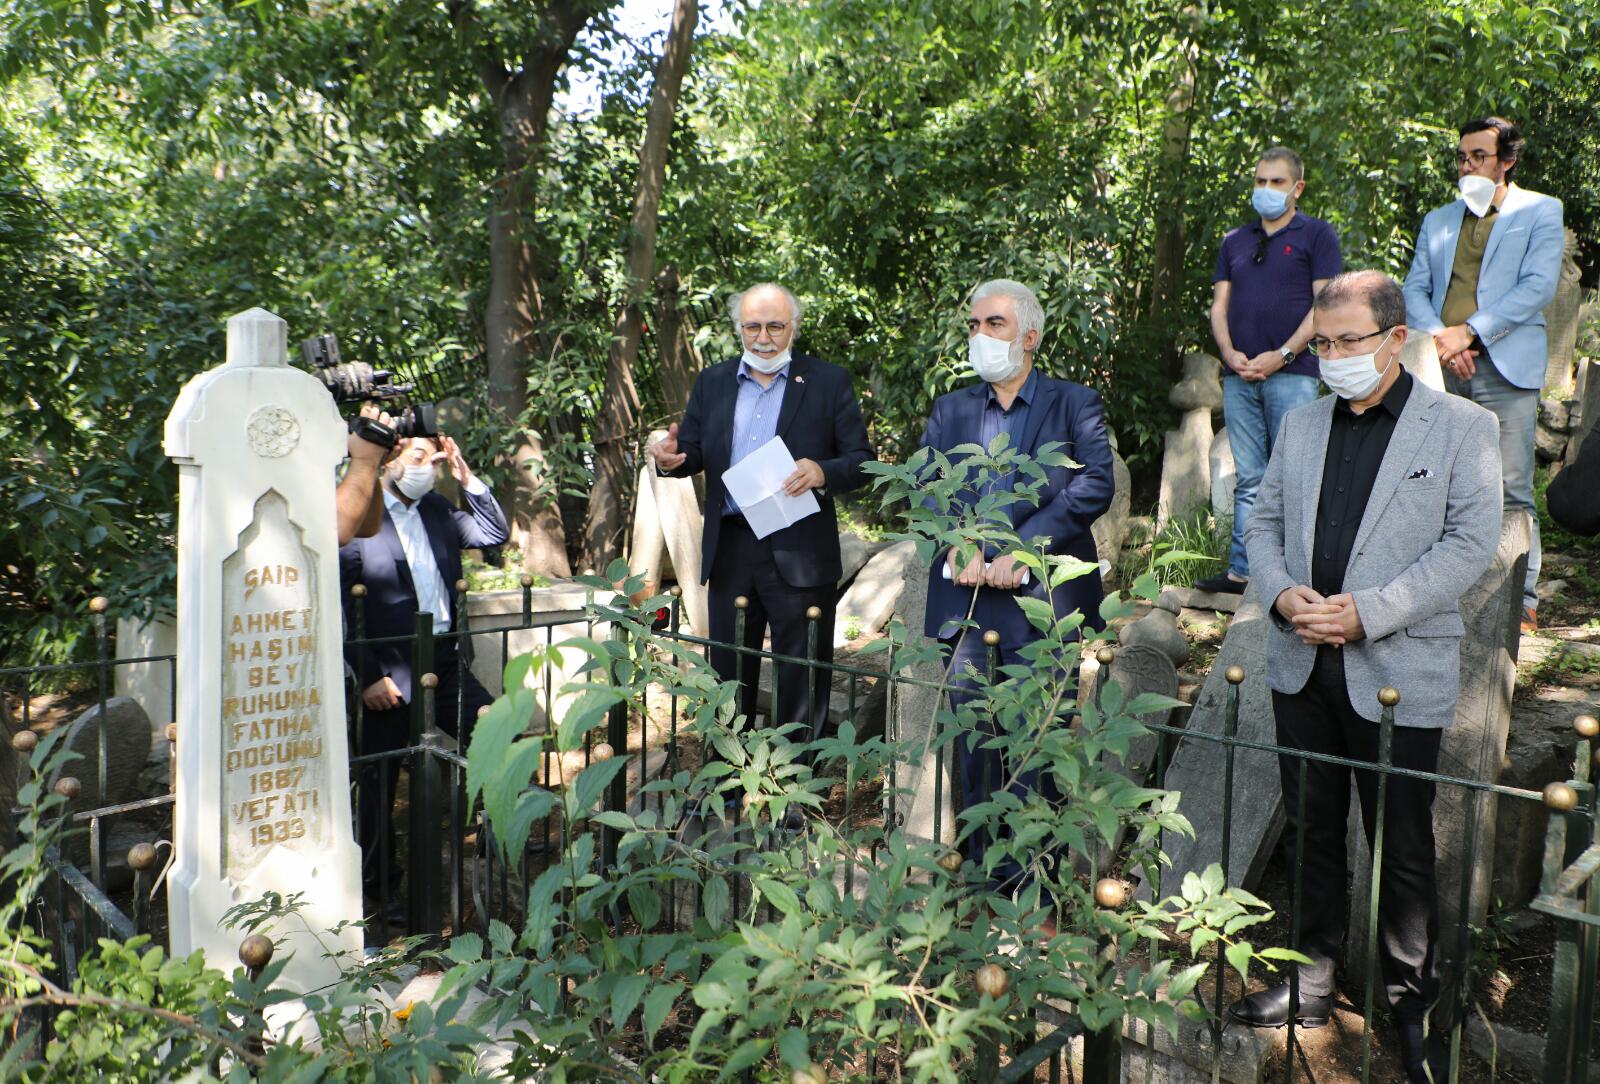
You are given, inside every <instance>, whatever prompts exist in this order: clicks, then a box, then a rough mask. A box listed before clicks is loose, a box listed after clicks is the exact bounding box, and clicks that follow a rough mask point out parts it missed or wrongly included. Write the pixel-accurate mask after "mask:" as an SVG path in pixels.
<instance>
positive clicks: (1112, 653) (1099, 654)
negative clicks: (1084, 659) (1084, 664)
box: [1094, 647, 1117, 666]
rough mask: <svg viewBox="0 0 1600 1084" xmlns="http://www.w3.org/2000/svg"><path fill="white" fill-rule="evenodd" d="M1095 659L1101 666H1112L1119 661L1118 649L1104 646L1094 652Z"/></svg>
mask: <svg viewBox="0 0 1600 1084" xmlns="http://www.w3.org/2000/svg"><path fill="white" fill-rule="evenodd" d="M1094 661H1095V662H1097V663H1099V664H1100V665H1101V666H1110V665H1111V664H1112V663H1114V662H1116V661H1117V649H1116V648H1114V647H1102V648H1101V649H1100V650H1099V651H1096V652H1095V653H1094Z"/></svg>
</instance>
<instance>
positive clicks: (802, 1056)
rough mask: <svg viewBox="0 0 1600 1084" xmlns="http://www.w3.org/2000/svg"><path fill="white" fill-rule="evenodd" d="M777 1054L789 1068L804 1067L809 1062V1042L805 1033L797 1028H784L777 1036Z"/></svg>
mask: <svg viewBox="0 0 1600 1084" xmlns="http://www.w3.org/2000/svg"><path fill="white" fill-rule="evenodd" d="M778 1055H779V1056H780V1057H782V1058H783V1063H784V1064H785V1065H787V1066H788V1067H789V1068H791V1069H804V1068H806V1067H807V1066H809V1065H810V1064H811V1044H810V1040H809V1039H808V1038H807V1037H806V1033H805V1032H804V1031H801V1030H800V1029H799V1028H784V1029H783V1033H782V1034H781V1035H779V1036H778Z"/></svg>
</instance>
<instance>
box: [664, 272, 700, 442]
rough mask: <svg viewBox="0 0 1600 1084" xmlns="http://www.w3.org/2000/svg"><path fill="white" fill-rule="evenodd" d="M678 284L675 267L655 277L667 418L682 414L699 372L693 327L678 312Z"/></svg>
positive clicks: (679, 311)
mask: <svg viewBox="0 0 1600 1084" xmlns="http://www.w3.org/2000/svg"><path fill="white" fill-rule="evenodd" d="M678 294H679V280H678V268H677V265H676V264H670V263H669V264H667V266H665V267H663V268H662V269H661V274H659V275H657V276H656V342H657V343H658V344H660V348H661V359H660V367H659V376H660V384H661V403H662V405H663V406H665V407H666V408H667V416H668V417H676V416H677V415H679V414H681V413H683V408H684V407H685V406H687V405H688V403H689V390H690V389H691V388H693V387H694V378H695V376H696V375H697V374H698V373H699V372H700V369H701V360H700V350H699V348H698V347H696V346H695V344H694V324H693V323H691V322H690V321H688V320H686V319H684V316H683V311H682V310H681V309H679V308H678Z"/></svg>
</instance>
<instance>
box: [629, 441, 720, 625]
mask: <svg viewBox="0 0 1600 1084" xmlns="http://www.w3.org/2000/svg"><path fill="white" fill-rule="evenodd" d="M666 435H667V434H666V430H664V429H658V430H655V431H654V432H652V433H651V434H650V437H649V442H650V443H654V442H655V441H657V440H659V439H660V438H661V437H664V436H666ZM704 525H705V520H704V518H703V517H702V515H701V513H700V502H699V499H698V498H696V496H695V492H694V479H692V478H663V477H661V476H660V475H658V474H656V472H655V469H654V467H653V466H650V465H648V464H647V465H645V466H644V467H641V468H640V470H639V496H638V500H637V501H636V502H635V506H634V522H633V546H632V549H631V551H630V556H629V559H628V560H629V565H628V567H629V569H630V570H631V571H632V572H634V573H635V574H637V575H642V576H644V578H645V579H646V580H649V581H651V582H653V583H656V584H659V583H660V582H661V577H662V576H663V573H664V568H665V564H666V562H667V561H669V560H670V562H671V564H672V574H673V576H674V577H675V578H676V580H677V584H678V586H679V587H681V588H683V618H684V621H685V622H686V623H687V624H688V625H689V628H690V630H691V631H692V632H694V633H695V635H697V636H707V635H709V630H710V627H711V626H710V624H709V622H708V621H707V620H706V589H705V585H704V584H702V583H701V582H700V534H701V529H702V528H703V527H704ZM663 548H664V549H665V551H666V553H665V557H663V554H662V550H663Z"/></svg>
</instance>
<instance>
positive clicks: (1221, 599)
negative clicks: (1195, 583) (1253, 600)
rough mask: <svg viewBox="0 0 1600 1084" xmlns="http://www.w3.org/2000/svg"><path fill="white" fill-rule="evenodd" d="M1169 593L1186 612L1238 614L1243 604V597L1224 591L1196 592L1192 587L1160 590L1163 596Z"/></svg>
mask: <svg viewBox="0 0 1600 1084" xmlns="http://www.w3.org/2000/svg"><path fill="white" fill-rule="evenodd" d="M1168 591H1171V592H1172V593H1173V595H1174V597H1175V598H1177V600H1178V603H1179V605H1180V606H1182V607H1183V608H1184V609H1186V610H1221V611H1222V612H1223V613H1225V614H1232V613H1238V612H1239V607H1240V606H1241V605H1242V604H1243V602H1244V596H1243V595H1234V594H1229V593H1228V592H1226V591H1215V592H1212V591H1196V590H1195V589H1194V588H1192V587H1167V588H1164V589H1163V590H1162V592H1161V593H1162V594H1163V595H1165V594H1166V593H1167V592H1168Z"/></svg>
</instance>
